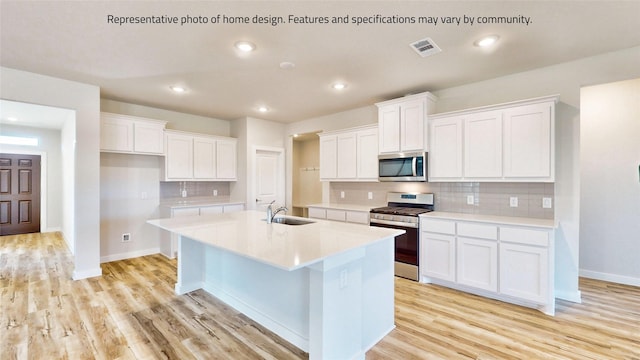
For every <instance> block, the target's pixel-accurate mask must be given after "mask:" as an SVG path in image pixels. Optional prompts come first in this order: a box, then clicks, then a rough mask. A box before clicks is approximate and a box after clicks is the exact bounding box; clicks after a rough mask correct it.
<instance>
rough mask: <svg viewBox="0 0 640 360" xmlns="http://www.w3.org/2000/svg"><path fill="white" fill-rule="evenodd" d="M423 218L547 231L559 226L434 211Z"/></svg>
mask: <svg viewBox="0 0 640 360" xmlns="http://www.w3.org/2000/svg"><path fill="white" fill-rule="evenodd" d="M420 217H421V218H437V219H445V220H460V221H471V222H485V223H494V224H503V225H514V226H528V227H537V228H545V229H555V228H557V227H558V224H557V223H556V221H555V220H552V219H538V218H526V217H517V216H499V215H481V214H466V213H453V212H444V211H433V212H429V213H426V214H421V215H420Z"/></svg>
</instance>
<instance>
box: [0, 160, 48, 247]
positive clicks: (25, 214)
mask: <svg viewBox="0 0 640 360" xmlns="http://www.w3.org/2000/svg"><path fill="white" fill-rule="evenodd" d="M40 177H41V173H40V155H27V154H0V235H16V234H27V233H34V232H39V231H40Z"/></svg>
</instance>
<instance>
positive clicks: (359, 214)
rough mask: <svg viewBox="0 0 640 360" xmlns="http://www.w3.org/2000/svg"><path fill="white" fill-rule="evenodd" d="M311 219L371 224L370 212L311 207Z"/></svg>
mask: <svg viewBox="0 0 640 360" xmlns="http://www.w3.org/2000/svg"><path fill="white" fill-rule="evenodd" d="M309 218H311V219H324V220H333V221H342V222H350V223H356V224H365V225H368V224H369V211H358V210H345V209H336V208H331V207H317V206H309Z"/></svg>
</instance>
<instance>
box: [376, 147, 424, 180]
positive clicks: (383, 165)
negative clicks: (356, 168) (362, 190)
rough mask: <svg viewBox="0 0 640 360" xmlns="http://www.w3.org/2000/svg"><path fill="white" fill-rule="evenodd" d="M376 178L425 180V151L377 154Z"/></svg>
mask: <svg viewBox="0 0 640 360" xmlns="http://www.w3.org/2000/svg"><path fill="white" fill-rule="evenodd" d="M378 180H380V181H427V153H426V152H412V153H397V154H383V155H378Z"/></svg>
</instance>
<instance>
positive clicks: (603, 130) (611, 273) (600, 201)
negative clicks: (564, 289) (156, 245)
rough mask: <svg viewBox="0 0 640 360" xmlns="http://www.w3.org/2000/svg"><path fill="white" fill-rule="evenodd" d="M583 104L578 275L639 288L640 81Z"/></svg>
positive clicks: (585, 96) (602, 91) (595, 89)
mask: <svg viewBox="0 0 640 360" xmlns="http://www.w3.org/2000/svg"><path fill="white" fill-rule="evenodd" d="M580 101H581V106H580V111H581V126H580V155H581V157H580V158H581V161H580V168H581V171H580V181H581V183H580V189H581V191H580V198H581V202H580V214H581V218H580V254H581V255H580V265H581V266H580V267H581V271H580V273H581V274H582V275H584V276H588V277H594V278H598V279H602V280H608V281H615V282H621V283H627V284H631V285H636V286H640V78H637V79H634V80H628V81H622V82H615V83H609V84H604V85H598V86H589V87H585V88H583V89H582V91H581V97H580Z"/></svg>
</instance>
